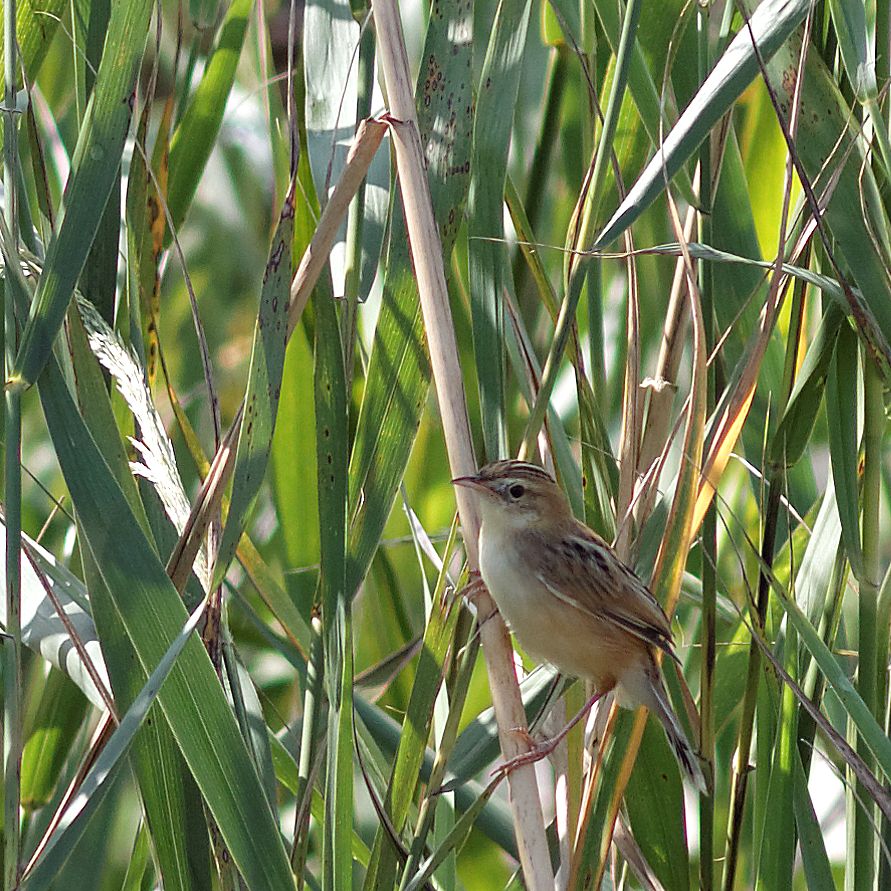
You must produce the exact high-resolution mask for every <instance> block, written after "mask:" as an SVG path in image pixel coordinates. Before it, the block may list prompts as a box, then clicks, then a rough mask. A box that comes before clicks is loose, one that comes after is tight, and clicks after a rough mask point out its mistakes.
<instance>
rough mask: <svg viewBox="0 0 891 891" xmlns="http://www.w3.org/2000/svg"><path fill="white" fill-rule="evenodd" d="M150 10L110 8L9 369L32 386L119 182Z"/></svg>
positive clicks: (143, 0) (134, 1) (135, 0)
mask: <svg viewBox="0 0 891 891" xmlns="http://www.w3.org/2000/svg"><path fill="white" fill-rule="evenodd" d="M152 9H153V4H152V3H151V2H149V0H131V2H129V3H116V4H114V6H113V9H112V14H111V21H110V23H109V27H108V34H107V37H106V44H105V47H106V49H105V52H104V53H103V54H102V62H101V63H100V65H99V71H98V74H97V76H96V84H95V87H94V89H93V95H92V97H91V99H90V104H89V106H88V108H87V114H86V118H85V120H84V123H83V126H82V127H81V130H80V135H79V137H78V140H77V148H76V149H75V152H74V159H73V161H72V171H71V176H70V177H69V180H68V184H67V185H66V187H65V194H64V196H63V199H62V217H61V222H60V223H59V227H58V229H57V232H56V235H55V237H54V238H53V239H52V241H51V242H50V245H49V248H48V249H47V254H46V263H45V265H44V269H43V274H42V275H41V276H40V282H39V284H38V286H37V293H36V294H35V296H34V301H33V303H32V305H31V311H30V315H29V317H28V322H27V324H26V325H25V329H24V331H23V333H22V339H21V343H20V346H19V352H18V355H17V356H16V361H15V366H14V367H13V369H12V372H11V375H10V377H11V379H12V380H16V381H19V382H20V383H22V384H25V385H30V384H33V383H34V382H35V381H36V380H37V377H38V375H39V374H40V371H41V369H42V368H43V366H44V364H45V363H46V360H47V357H48V356H49V353H50V350H51V349H52V346H53V341H54V340H55V338H56V334H58V332H59V328H60V327H61V325H62V320H63V319H64V318H65V311H66V310H67V308H68V303H69V301H70V300H71V295H72V292H73V291H74V286H75V284H76V282H77V279H78V277H79V275H80V273H81V270H82V269H83V266H84V263H85V262H86V259H87V255H88V253H89V251H90V246H91V245H92V243H93V239H94V238H95V236H96V232H97V229H98V227H99V223H100V220H101V219H102V214H103V213H104V209H105V203H106V201H107V200H108V196H109V194H110V193H111V190H112V187H113V185H114V184H115V183H116V182H117V180H118V176H119V166H120V161H121V154H122V152H123V150H124V142H125V140H126V138H127V134H128V132H129V129H130V118H131V116H132V113H133V102H134V96H135V92H134V91H135V88H136V75H137V73H138V71H139V64H140V62H141V59H142V47H143V44H144V43H145V37H146V33H147V32H148V26H149V19H150V17H151V11H152Z"/></svg>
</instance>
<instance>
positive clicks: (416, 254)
mask: <svg viewBox="0 0 891 891" xmlns="http://www.w3.org/2000/svg"><path fill="white" fill-rule="evenodd" d="M374 18H375V26H376V31H377V38H378V46H379V50H380V58H381V65H382V68H383V72H384V80H385V82H386V86H387V95H388V99H389V104H390V114H391V116H392V133H393V141H394V146H395V149H396V167H397V170H398V173H399V184H400V189H401V191H402V198H403V203H404V205H405V221H406V227H407V229H408V236H409V240H410V242H411V246H412V257H413V259H414V266H415V274H416V276H417V280H418V294H419V296H420V300H421V308H422V311H423V315H424V326H425V329H426V332H427V337H428V342H429V346H430V364H431V368H432V371H433V379H434V383H435V385H436V395H437V400H438V403H439V410H440V414H441V417H442V426H443V433H444V436H445V441H446V448H447V450H448V455H449V463H450V466H451V470H452V473H454V475H455V476H461V475H464V474H468V473H473V472H474V471H475V470H476V460H475V458H474V453H473V443H472V440H471V437H470V424H469V421H468V418H467V406H466V403H465V401H464V382H463V378H462V375H461V368H460V365H459V362H458V349H457V344H456V342H455V329H454V325H453V323H452V314H451V309H450V306H449V299H448V291H447V289H446V283H445V273H444V270H443V258H442V245H441V242H440V240H439V233H438V231H437V229H436V223H435V221H434V219H433V208H432V205H431V201H430V188H429V185H428V183H427V179H426V176H425V174H424V162H423V153H422V150H421V138H420V133H419V132H418V126H417V114H416V111H415V107H414V93H413V90H412V86H411V78H410V76H409V71H408V59H407V58H406V52H405V42H404V39H403V36H402V25H401V22H400V18H399V13H398V10H397V8H396V5H395V3H394V2H393V0H378V2H376V3H375V6H374ZM456 497H457V500H458V510H459V512H460V514H461V525H462V528H463V530H464V541H465V547H466V550H467V558H468V561H469V563H470V565H471V566H473V567H475V566H476V565H477V536H478V533H479V517H478V515H477V512H476V508H475V505H474V502H473V499H472V498H471V497H469V495H468V494H466V493H465V492H464V490H463V489H461V488H459V489H458V491H457V493H456ZM476 602H477V606H478V610H479V616H480V620H481V621H482V627H481V629H480V637H481V639H482V642H483V652H484V655H485V657H486V667H487V669H488V673H489V686H490V689H491V692H492V702H493V705H494V706H495V716H496V719H497V721H498V727H499V733H500V738H501V750H502V752H503V753H504V755H505V757H507V758H510V757H513V756H514V755H517V754H519V753H520V752H521V751H522V749H521V741H520V738H519V737H518V735H517V734H516V733H515V732H513V728H516V727H525V725H526V716H525V713H524V711H523V703H522V700H521V698H520V690H519V687H518V685H517V678H516V674H515V672H514V667H513V655H512V649H511V645H510V638H509V637H508V634H507V628H506V627H505V625H504V622H503V621H502V620H501V618H500V617H499V616H498V615H497V613H496V611H495V606H494V603H493V602H492V599H491V597H489V595H488V593H486V592H483V593H482V595H481V596H480V597H478V598H477V601H476ZM489 617H491V619H490V618H489ZM508 782H509V785H510V800H511V807H512V810H513V816H514V828H515V831H516V834H517V847H518V848H519V851H520V861H521V864H522V867H523V873H524V876H525V879H526V887H527V888H529V889H532V891H537V889H544V888H548V889H550V888H553V885H554V875H553V871H552V869H551V861H550V853H549V850H548V845H547V839H546V838H545V832H544V819H543V817H542V811H541V801H540V799H539V795H538V785H537V783H536V781H535V770H534V768H533V767H532V766H524V767H521V768H519V769H517V770H515V771H512V772H511V774H510V776H509V777H508Z"/></svg>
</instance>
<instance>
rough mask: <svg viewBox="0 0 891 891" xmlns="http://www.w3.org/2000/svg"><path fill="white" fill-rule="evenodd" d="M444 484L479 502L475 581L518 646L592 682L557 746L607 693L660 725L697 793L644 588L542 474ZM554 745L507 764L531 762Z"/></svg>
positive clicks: (663, 625) (504, 465) (503, 470)
mask: <svg viewBox="0 0 891 891" xmlns="http://www.w3.org/2000/svg"><path fill="white" fill-rule="evenodd" d="M452 482H453V483H455V484H456V485H459V486H467V487H469V488H471V489H473V490H474V491H475V492H477V493H479V495H480V498H479V507H480V517H481V521H482V522H481V526H480V535H479V568H480V574H481V576H482V579H483V581H484V582H485V584H486V587H487V588H488V589H489V591H490V593H491V594H492V597H493V598H494V599H495V602H496V603H497V604H498V609H499V610H500V612H501V615H502V616H503V617H504V619H505V620H506V621H507V623H508V625H509V626H510V628H511V629H512V630H513V632H514V634H515V635H516V636H517V639H518V640H519V641H520V643H521V644H522V645H523V648H524V649H525V650H526V651H527V652H528V653H529V655H530V656H532V657H533V658H535V659H538V660H541V661H545V662H550V663H551V664H552V665H554V666H556V667H557V668H558V669H559V670H560V671H561V672H563V673H564V674H569V675H573V676H575V677H579V678H585V679H587V680H589V681H591V682H592V683H593V685H594V688H595V690H596V693H595V696H594V697H592V699H591V700H590V701H589V703H588V705H587V706H586V707H585V709H583V710H582V712H580V713H579V715H577V716H576V718H575V719H574V720H573V721H572V722H570V725H568V727H567V728H566V729H565V730H564V731H563V733H561V734H560V736H559V737H557V740H559V739H560V738H562V736H563V735H565V732H566V730H568V729H569V726H572V724H573V723H575V721H577V720H578V719H580V718H581V717H582V715H584V714H585V713H586V712H587V710H588V709H589V708H590V706H591V705H592V704H593V703H594V702H595V701H596V699H598V698H599V697H600V696H603V695H604V694H606V693H608V692H609V691H611V690H615V692H616V696H617V699H618V702H619V704H620V705H621V706H623V707H625V708H636V707H637V706H640V705H643V706H646V707H647V708H648V709H649V710H650V711H651V712H653V713H654V714H655V715H656V716H657V717H658V718H659V720H660V721H661V722H662V725H663V727H664V728H665V733H666V735H667V736H668V741H669V743H671V747H672V749H673V750H674V753H675V755H676V757H677V760H678V763H679V764H680V766H681V768H682V770H683V772H684V773H685V774H686V775H687V776H688V777H689V778H690V780H691V781H692V782H693V783H694V784H695V785H696V787H697V788H699V789H700V790H705V789H706V783H705V778H704V776H703V773H702V768H701V767H700V764H699V761H698V759H697V756H696V754H695V753H694V751H693V749H692V748H691V746H690V743H689V742H688V741H687V738H686V736H685V735H684V731H683V730H682V729H681V726H680V723H679V722H678V719H677V716H676V715H675V713H674V711H673V710H672V708H671V705H670V703H669V700H668V696H667V694H666V692H665V687H664V684H663V681H662V674H661V671H660V669H659V666H658V664H657V662H656V660H655V658H654V654H655V651H656V649H660V650H662V651H663V652H664V653H666V654H668V655H669V656H670V657H671V658H673V659H676V658H677V657H676V656H675V654H674V649H673V646H672V636H671V624H670V623H669V621H668V617H667V616H666V615H665V612H664V610H663V609H662V607H661V606H660V604H659V602H658V601H657V600H656V599H655V598H654V597H653V595H652V594H651V593H650V591H649V590H648V589H647V586H646V585H645V584H644V583H643V582H642V581H641V580H640V579H639V578H638V577H637V576H636V575H635V574H634V572H633V571H632V570H630V569H629V568H628V567H627V566H625V564H624V563H622V561H621V560H619V558H618V557H617V556H616V554H615V552H614V551H613V550H612V548H611V547H610V546H609V545H608V544H607V543H606V542H605V541H604V540H603V539H602V538H600V536H598V535H597V534H596V533H595V532H593V531H592V530H591V529H589V528H588V527H587V526H585V525H584V524H583V523H580V522H579V521H578V520H577V519H575V517H574V516H573V515H572V511H571V509H570V506H569V502H568V501H567V499H566V496H565V495H564V494H563V492H562V490H561V489H560V487H559V486H558V485H557V483H556V482H555V481H554V480H553V478H552V477H551V476H550V475H549V474H547V473H546V472H545V471H544V470H542V469H541V468H540V467H536V466H535V465H534V464H527V463H526V462H524V461H496V462H495V463H493V464H488V465H486V466H485V467H483V468H482V470H480V471H479V473H478V474H476V475H475V476H464V477H459V478H458V479H455V480H453V481H452ZM557 740H552V741H551V742H550V743H548V744H545V745H544V746H540V747H538V749H537V750H536V751H534V752H532V753H530V755H529V756H528V757H527V756H520V758H519V759H515V761H516V762H517V763H528V762H529V761H533V760H537V759H538V758H540V757H542V755H543V754H547V753H548V752H549V751H550V750H551V749H553V747H554V745H555V744H556V741H557ZM508 766H513V765H508Z"/></svg>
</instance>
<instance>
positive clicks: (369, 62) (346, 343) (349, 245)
mask: <svg viewBox="0 0 891 891" xmlns="http://www.w3.org/2000/svg"><path fill="white" fill-rule="evenodd" d="M354 15H355V16H356V18H357V19H364V18H365V16H366V15H368V10H367V9H365V8H364V7H363V9H362V10H361V15H360V14H358V13H357V12H354ZM360 24H362V22H361V21H360ZM358 68H359V78H358V80H359V95H358V97H357V98H356V120H359V121H361V120H364V119H365V118H367V117H368V116H369V115H370V114H371V98H372V93H373V90H374V30H373V29H372V28H370V27H368V25H367V24H365V25H363V27H362V32H361V35H360V37H359V65H358ZM364 223H365V180H364V179H363V180H362V182H361V183H360V184H359V188H358V190H357V191H356V194H355V197H354V198H353V201H352V203H351V204H350V212H349V216H348V218H347V238H346V262H345V264H344V265H345V273H344V285H343V293H344V297H345V298H346V312H344V313H343V316H342V324H343V349H344V368H345V369H346V383H347V392H348V393H349V391H350V387H351V382H352V379H353V364H354V363H353V354H354V350H355V346H356V336H357V329H356V319H357V317H358V313H359V288H360V286H361V280H362V231H363V229H364Z"/></svg>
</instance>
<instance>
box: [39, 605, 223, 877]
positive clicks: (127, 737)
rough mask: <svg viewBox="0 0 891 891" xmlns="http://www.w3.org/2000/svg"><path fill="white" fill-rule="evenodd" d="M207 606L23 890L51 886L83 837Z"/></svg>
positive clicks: (176, 644) (98, 765) (104, 755)
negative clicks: (122, 760)
mask: <svg viewBox="0 0 891 891" xmlns="http://www.w3.org/2000/svg"><path fill="white" fill-rule="evenodd" d="M206 605H207V604H206V601H205V602H202V603H201V605H200V606H199V607H198V609H196V610H195V611H194V612H193V613H192V615H190V616H189V617H188V619H187V621H186V622H185V624H184V625H183V627H182V629H181V630H180V632H179V634H177V636H176V637H175V638H174V639H173V641H171V643H170V646H169V647H168V649H167V652H166V653H165V654H164V656H163V658H162V659H161V661H160V662H159V663H158V665H157V666H156V668H155V669H154V671H152V673H151V675H150V676H149V678H148V680H147V681H146V683H145V685H144V687H143V688H142V690H141V691H140V693H139V695H138V696H136V698H135V699H134V700H133V704H132V705H131V706H130V708H129V709H127V712H126V714H125V715H124V716H123V718H122V719H121V723H120V724H119V725H118V727H117V729H116V730H115V731H114V733H113V734H112V736H111V738H110V739H109V741H108V743H107V744H106V746H105V747H104V748H103V750H102V752H101V753H100V755H99V757H98V758H97V759H96V761H95V763H94V764H93V766H92V767H91V768H90V771H89V772H88V773H87V776H86V777H85V778H84V782H83V784H82V786H81V788H80V791H79V792H78V795H77V797H76V798H75V799H74V801H73V802H72V803H71V804H70V805H69V807H68V809H67V810H66V812H65V814H63V816H62V819H61V822H60V823H59V826H58V827H57V829H56V831H55V832H54V833H53V834H52V836H50V838H49V840H48V841H47V844H46V845H45V846H44V848H43V850H42V851H41V853H40V856H39V859H38V860H37V861H36V862H35V863H34V864H32V866H31V868H30V870H29V872H28V874H27V875H26V876H25V881H24V886H25V887H26V888H32V889H35V891H36V889H38V888H48V887H50V885H51V884H52V882H53V880H54V879H55V877H56V875H57V874H58V872H59V870H60V869H61V867H62V864H63V863H64V862H65V860H66V859H67V857H68V855H69V854H70V853H71V851H72V850H73V848H74V846H75V845H76V844H77V842H78V841H79V840H80V838H81V837H82V835H83V833H84V832H85V830H86V828H87V825H88V824H89V821H90V818H91V817H92V816H93V814H94V813H95V812H96V810H97V809H98V807H99V805H100V804H101V802H102V800H103V798H104V797H105V793H106V792H107V791H108V789H109V788H110V786H111V783H110V782H109V781H110V780H112V779H113V778H114V777H115V776H116V775H117V772H118V770H119V768H120V762H121V759H122V758H123V757H124V755H126V754H127V752H128V750H129V748H130V744H131V743H132V742H133V739H134V737H135V736H136V734H137V732H138V731H139V729H140V727H141V726H142V724H143V721H144V720H145V718H146V716H147V715H148V713H149V709H150V708H151V706H152V703H154V701H155V700H156V699H157V697H158V692H159V691H160V689H161V685H162V684H163V683H164V681H165V680H166V678H167V677H168V675H169V674H170V671H171V669H172V668H173V666H174V664H175V662H176V660H177V658H178V657H179V655H180V653H182V651H183V648H184V647H185V645H186V643H187V642H188V640H189V639H190V638H191V636H192V632H193V631H194V630H195V628H196V626H197V625H198V622H199V620H200V619H201V617H202V616H203V615H204V610H205V607H206Z"/></svg>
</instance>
